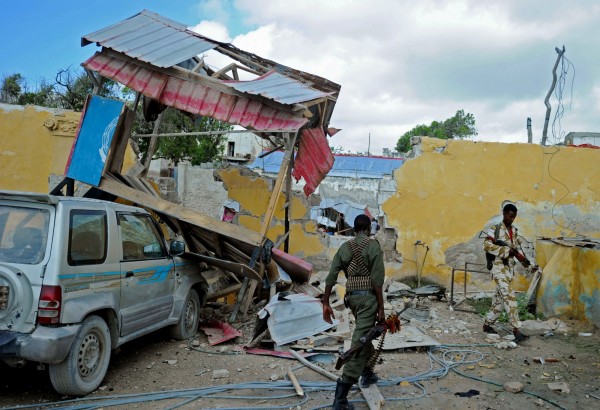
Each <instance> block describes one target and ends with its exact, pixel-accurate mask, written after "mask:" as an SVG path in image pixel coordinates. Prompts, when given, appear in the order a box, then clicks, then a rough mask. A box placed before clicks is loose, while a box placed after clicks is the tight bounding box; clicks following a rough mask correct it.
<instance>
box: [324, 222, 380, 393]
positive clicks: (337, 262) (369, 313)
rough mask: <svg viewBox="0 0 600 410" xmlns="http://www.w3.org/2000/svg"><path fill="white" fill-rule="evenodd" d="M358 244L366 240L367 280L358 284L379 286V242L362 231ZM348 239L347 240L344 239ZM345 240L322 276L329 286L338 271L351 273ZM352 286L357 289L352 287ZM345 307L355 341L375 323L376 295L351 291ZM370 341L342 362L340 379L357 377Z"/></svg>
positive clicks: (349, 380) (353, 380) (348, 380)
mask: <svg viewBox="0 0 600 410" xmlns="http://www.w3.org/2000/svg"><path fill="white" fill-rule="evenodd" d="M351 240H352V241H356V242H357V243H358V244H359V245H360V244H361V243H362V241H365V240H366V241H369V242H368V244H367V246H366V247H365V249H364V250H363V251H362V257H363V259H364V263H365V267H366V268H367V269H368V271H369V274H368V276H369V277H370V284H368V285H365V286H364V287H360V286H359V287H360V288H361V289H364V290H373V287H374V286H376V287H381V286H383V282H384V280H385V269H384V265H383V252H382V250H381V246H380V245H379V242H377V241H376V240H374V239H370V238H367V237H366V235H364V234H362V233H359V234H357V236H356V238H355V239H351ZM348 242H350V241H348ZM348 242H346V243H344V244H343V245H342V246H340V248H339V249H338V251H337V253H336V254H335V256H334V257H333V261H332V263H331V268H330V269H329V274H328V275H327V278H326V279H325V284H327V285H330V286H333V285H334V284H335V283H336V281H337V277H338V274H339V272H340V271H342V270H343V271H344V272H345V273H346V276H353V275H354V272H350V271H349V270H350V269H349V268H350V263H351V262H352V251H351V249H350V245H349V243H348ZM350 282H351V281H350V280H349V281H348V282H347V285H346V286H347V290H348V289H349V288H350ZM356 290H359V289H358V288H356ZM347 302H348V307H349V308H350V310H351V311H352V314H353V315H354V317H355V318H356V326H355V328H354V332H353V333H352V345H354V344H356V343H357V342H358V341H359V339H360V338H361V337H363V336H364V335H365V334H366V333H368V331H369V330H370V329H371V328H372V327H373V326H374V325H375V319H376V316H377V298H376V296H375V293H374V292H371V293H369V294H365V295H354V296H352V295H351V296H348V297H347ZM373 351H374V349H373V345H372V344H368V345H366V346H365V348H363V349H362V350H361V351H360V353H358V354H357V355H355V356H354V357H353V358H352V359H350V360H349V361H348V362H347V363H346V364H345V365H344V370H343V375H342V381H343V382H344V383H356V382H357V381H358V378H359V376H360V374H361V372H362V371H363V369H364V368H365V365H366V363H367V360H368V359H369V358H370V357H371V355H372V354H373Z"/></svg>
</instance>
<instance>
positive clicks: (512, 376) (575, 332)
mask: <svg viewBox="0 0 600 410" xmlns="http://www.w3.org/2000/svg"><path fill="white" fill-rule="evenodd" d="M424 304H425V305H426V306H427V307H429V309H430V312H432V314H431V318H430V319H429V320H428V321H427V322H422V323H421V325H420V326H419V327H420V328H421V329H423V330H424V331H425V333H426V334H427V335H429V336H431V337H433V338H435V339H436V340H437V341H439V342H440V343H441V344H443V345H449V346H448V347H444V348H440V349H439V350H438V353H437V354H435V355H434V356H435V357H438V358H444V359H445V360H446V361H447V362H449V361H453V362H456V363H462V364H457V365H456V366H455V367H454V370H448V371H447V374H446V371H445V370H444V369H443V368H442V366H441V365H440V364H438V363H437V362H435V361H433V362H432V361H431V360H430V355H429V354H428V352H427V349H423V348H420V349H418V350H416V349H404V350H400V351H384V352H383V354H382V360H383V361H382V363H380V364H379V365H378V366H377V368H376V371H377V372H378V374H379V376H380V377H381V379H382V380H381V381H380V382H379V383H378V387H379V389H380V391H381V393H382V394H383V396H384V397H385V398H386V403H385V406H384V408H386V409H403V408H415V409H421V408H422V409H442V408H443V409H448V408H461V409H506V408H513V409H519V408H521V409H525V408H527V409H530V408H554V407H558V408H565V409H594V408H596V409H597V408H600V332H599V331H598V329H597V328H594V327H593V326H591V325H589V324H585V323H581V322H575V321H564V322H565V324H566V325H567V326H568V328H569V330H568V331H566V332H565V331H561V332H554V334H553V335H551V336H544V335H536V336H532V337H531V338H530V339H529V340H528V341H526V342H524V343H523V344H521V345H519V346H518V347H516V348H513V349H499V348H497V347H495V346H490V345H489V342H487V341H486V336H485V334H483V333H482V332H481V327H482V323H483V322H482V319H481V318H480V317H479V316H478V315H476V314H474V313H470V312H463V311H458V310H454V311H452V310H449V309H448V305H447V303H446V302H445V301H429V300H426V301H425V303H424ZM461 307H463V306H462V305H461ZM468 308H469V306H468V305H465V306H464V309H468ZM253 326H254V321H253V318H252V317H250V318H249V319H248V321H247V322H246V323H244V324H242V325H238V326H237V327H240V330H241V331H242V332H243V334H244V336H243V337H240V338H238V339H237V340H236V341H235V342H227V343H225V344H223V345H219V346H209V345H208V344H207V340H206V336H205V335H204V334H203V333H201V332H200V333H198V335H197V338H196V340H198V342H196V343H195V344H197V345H198V347H197V348H194V349H191V348H190V347H188V344H187V343H186V342H180V341H175V340H171V339H169V337H168V336H167V333H166V332H157V333H154V334H151V335H148V336H146V337H143V338H141V339H139V340H136V341H133V342H130V343H128V344H126V345H124V346H122V347H121V348H120V349H119V350H118V351H117V352H114V353H113V356H112V359H111V364H110V367H109V370H108V373H107V376H106V378H105V380H104V382H103V383H102V385H101V387H100V389H98V390H97V391H95V392H94V393H92V394H90V395H89V396H87V398H86V399H87V401H81V400H75V401H65V400H69V399H72V398H68V397H61V396H60V395H58V394H56V393H54V392H53V390H52V386H51V384H50V381H49V378H48V371H47V369H46V370H38V369H37V368H36V366H33V365H32V366H26V367H25V368H22V369H12V368H8V367H6V366H4V365H1V366H0V408H14V407H17V406H23V405H30V406H31V408H44V407H48V405H49V403H55V402H61V403H60V404H57V405H56V407H68V406H74V407H70V408H115V409H131V408H139V409H166V408H181V409H192V408H193V409H200V408H201V409H208V408H230V409H249V408H269V409H274V408H290V409H316V408H327V407H328V406H330V405H331V403H332V401H333V389H334V384H333V382H332V381H331V380H329V379H327V378H326V377H324V376H322V375H321V374H319V373H317V372H315V371H314V370H312V369H309V368H307V367H304V366H302V365H301V364H300V363H299V362H298V361H296V360H293V359H285V358H278V357H273V356H259V355H250V354H239V353H235V349H236V346H240V345H241V344H243V343H246V342H248V341H249V340H250V338H251V336H252V331H253ZM581 332H588V333H592V335H591V336H580V335H579V333H581ZM501 333H503V332H502V331H501ZM501 336H502V334H501ZM189 346H192V347H193V345H192V344H191V343H190V345H189ZM339 346H341V344H339V345H338V346H337V347H339ZM262 347H268V346H262ZM332 348H333V349H335V348H336V346H332ZM443 352H446V355H445V356H443V355H442V353H443ZM324 357H329V358H331V357H333V356H332V355H331V354H330V355H329V356H324ZM536 357H542V358H545V359H548V358H553V359H557V361H556V362H552V363H549V362H545V363H538V362H536V360H535V359H534V358H536ZM463 362H464V363H463ZM322 367H323V368H325V369H326V370H328V371H330V372H333V373H336V374H339V372H338V371H336V370H335V368H334V364H333V363H328V364H324V365H322ZM222 369H225V370H227V371H228V373H229V375H228V377H226V378H213V371H215V370H222ZM288 369H294V374H295V375H296V377H297V378H298V380H299V381H300V384H301V385H302V386H303V388H304V390H305V392H306V396H307V398H306V397H305V398H302V397H299V396H297V395H295V394H294V391H293V389H292V388H291V384H290V383H289V382H288V381H286V379H285V377H286V372H287V371H288ZM432 369H433V371H432ZM455 370H456V371H455ZM401 378H405V379H408V380H404V381H402V382H399V380H401ZM415 379H420V380H421V381H420V382H419V383H418V384H416V383H411V381H413V380H415ZM391 381H393V383H392V382H391ZM510 381H517V382H520V383H522V384H523V386H524V390H525V391H526V392H529V393H530V394H527V393H525V392H520V393H509V392H507V391H505V390H504V388H503V387H502V385H503V384H504V383H505V382H510ZM551 382H564V383H566V384H567V386H568V388H569V390H570V391H569V392H568V393H566V392H562V393H558V392H555V391H552V390H550V389H549V388H548V386H547V383H551ZM242 383H248V384H247V385H245V386H240V384H242ZM227 385H231V387H230V388H228V387H227ZM242 387H246V388H242ZM184 389H195V391H188V392H185V393H182V392H181V390H184ZM211 392H216V393H214V394H213V396H212V397H210V398H209V397H207V394H208V393H211ZM469 392H470V395H471V396H470V397H460V396H459V395H457V394H458V393H467V396H468V395H469ZM159 394H162V395H163V396H162V397H160V396H159ZM176 394H177V397H176V398H174V397H173V396H175V395H176ZM215 395H217V396H219V397H215ZM184 396H185V397H184ZM273 396H278V397H282V396H283V397H282V398H273ZM349 397H350V399H351V400H355V406H356V409H367V408H368V407H367V405H366V403H365V402H364V401H362V396H361V393H360V392H358V391H356V392H353V393H351V394H350V396H349ZM135 398H138V399H139V400H141V401H139V402H137V403H132V402H129V403H125V402H123V400H125V399H128V400H130V401H131V400H132V399H135ZM91 400H93V401H91ZM111 400H112V402H111ZM115 400H119V401H116V402H115ZM82 403H88V406H87V407H83V406H82V407H76V406H77V405H81V404H82Z"/></svg>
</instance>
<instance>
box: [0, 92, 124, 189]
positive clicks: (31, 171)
mask: <svg viewBox="0 0 600 410" xmlns="http://www.w3.org/2000/svg"><path fill="white" fill-rule="evenodd" d="M80 117H81V113H78V112H74V111H67V110H60V109H53V108H44V107H36V106H20V105H8V104H0V189H4V190H16V191H33V192H42V193H47V192H49V178H50V176H52V175H55V176H59V177H61V176H62V175H64V171H65V166H66V164H67V160H68V158H69V155H70V152H71V146H72V144H73V139H74V137H75V131H76V130H77V125H78V123H79V118H80ZM134 161H135V155H134V153H133V150H132V149H131V148H130V147H128V148H127V152H126V155H125V161H124V164H125V165H124V168H125V169H128V168H129V167H130V166H131V165H132V164H133V162H134Z"/></svg>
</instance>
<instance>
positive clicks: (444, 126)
mask: <svg viewBox="0 0 600 410" xmlns="http://www.w3.org/2000/svg"><path fill="white" fill-rule="evenodd" d="M475 135H477V129H476V128H475V117H474V116H473V114H470V113H466V114H465V112H464V110H458V111H456V114H454V116H453V117H450V118H448V119H446V120H444V121H443V122H439V121H432V122H431V124H430V125H425V124H419V125H417V126H416V127H414V128H413V129H411V130H410V131H408V132H405V133H404V134H403V135H402V136H401V137H400V138H399V139H398V143H397V144H396V151H398V152H408V151H410V149H411V145H410V139H411V137H415V136H425V137H432V138H439V139H444V140H446V139H463V138H471V137H473V136H475Z"/></svg>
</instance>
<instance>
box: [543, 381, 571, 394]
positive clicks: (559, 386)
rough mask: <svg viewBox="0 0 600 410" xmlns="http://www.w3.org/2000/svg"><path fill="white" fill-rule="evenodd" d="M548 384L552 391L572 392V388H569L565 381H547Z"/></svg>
mask: <svg viewBox="0 0 600 410" xmlns="http://www.w3.org/2000/svg"><path fill="white" fill-rule="evenodd" d="M546 386H548V388H549V389H550V390H552V391H555V392H558V393H566V394H568V393H571V389H570V388H569V385H568V384H567V383H565V382H553V383H546Z"/></svg>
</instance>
